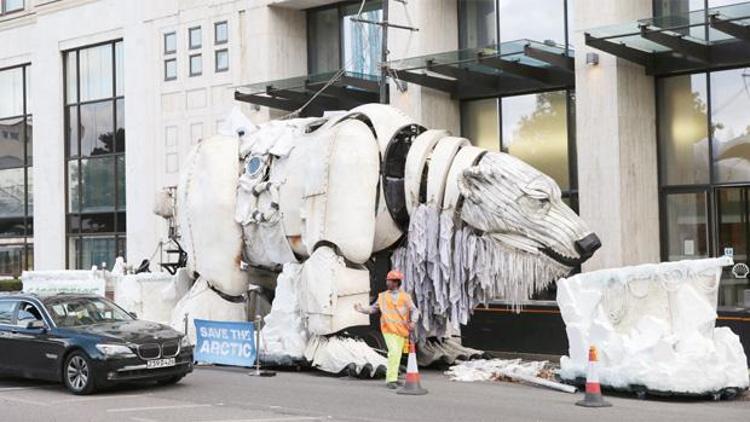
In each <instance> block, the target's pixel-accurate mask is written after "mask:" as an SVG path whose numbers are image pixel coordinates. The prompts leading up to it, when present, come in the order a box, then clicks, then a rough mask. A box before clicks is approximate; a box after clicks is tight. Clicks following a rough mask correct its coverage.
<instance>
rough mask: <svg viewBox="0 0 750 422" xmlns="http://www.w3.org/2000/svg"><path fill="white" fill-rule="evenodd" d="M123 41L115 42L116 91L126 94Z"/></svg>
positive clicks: (119, 93)
mask: <svg viewBox="0 0 750 422" xmlns="http://www.w3.org/2000/svg"><path fill="white" fill-rule="evenodd" d="M122 49H123V47H122V41H120V42H117V43H115V93H116V94H117V96H118V97H119V96H123V95H125V57H124V53H123V50H122Z"/></svg>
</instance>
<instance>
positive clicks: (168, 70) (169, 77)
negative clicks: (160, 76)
mask: <svg viewBox="0 0 750 422" xmlns="http://www.w3.org/2000/svg"><path fill="white" fill-rule="evenodd" d="M175 79H177V59H167V60H164V80H165V81H173V80H175Z"/></svg>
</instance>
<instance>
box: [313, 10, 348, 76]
mask: <svg viewBox="0 0 750 422" xmlns="http://www.w3.org/2000/svg"><path fill="white" fill-rule="evenodd" d="M339 54H340V51H339V11H338V8H336V7H332V8H328V9H321V10H316V11H312V12H308V14H307V67H308V71H309V72H310V74H316V73H323V72H331V71H335V70H338V69H339V66H340V63H341V59H340V56H339Z"/></svg>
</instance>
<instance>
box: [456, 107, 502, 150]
mask: <svg viewBox="0 0 750 422" xmlns="http://www.w3.org/2000/svg"><path fill="white" fill-rule="evenodd" d="M499 116H500V115H499V111H498V99H497V98H490V99H486V100H472V101H464V102H462V103H461V136H463V137H464V138H466V139H468V140H469V141H471V143H472V144H473V145H475V146H478V147H481V148H486V149H488V150H490V151H499V150H500V119H499Z"/></svg>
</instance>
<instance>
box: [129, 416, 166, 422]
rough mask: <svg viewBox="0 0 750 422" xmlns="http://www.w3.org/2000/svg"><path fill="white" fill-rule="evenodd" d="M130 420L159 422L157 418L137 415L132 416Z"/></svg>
mask: <svg viewBox="0 0 750 422" xmlns="http://www.w3.org/2000/svg"><path fill="white" fill-rule="evenodd" d="M130 420H131V421H133V422H159V421H157V420H156V419H149V418H136V417H135V416H133V417H132V418H130Z"/></svg>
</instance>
